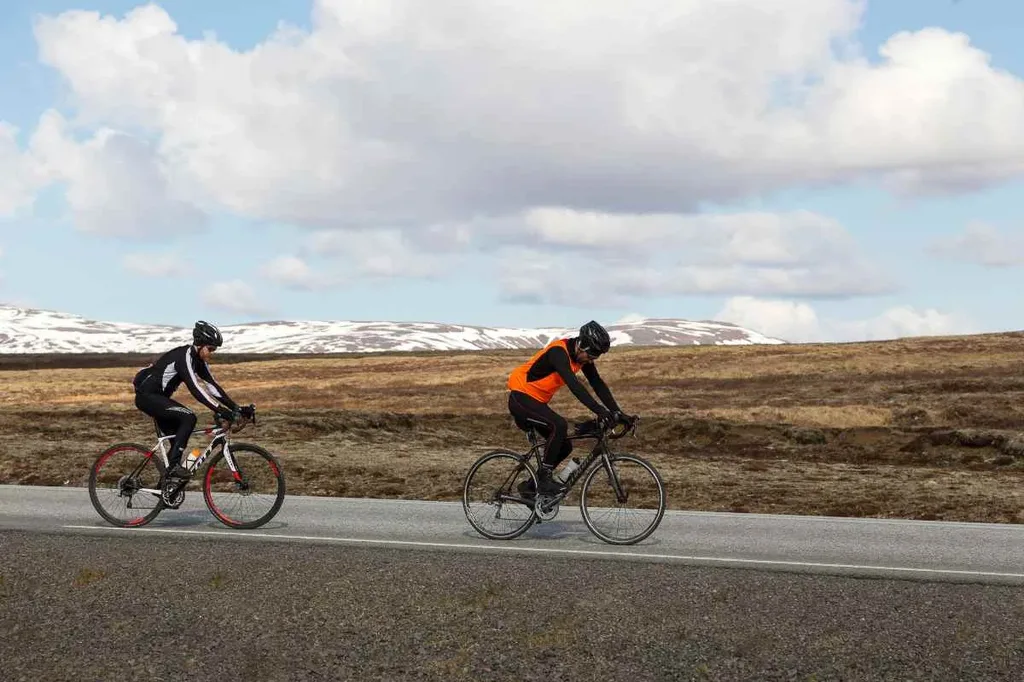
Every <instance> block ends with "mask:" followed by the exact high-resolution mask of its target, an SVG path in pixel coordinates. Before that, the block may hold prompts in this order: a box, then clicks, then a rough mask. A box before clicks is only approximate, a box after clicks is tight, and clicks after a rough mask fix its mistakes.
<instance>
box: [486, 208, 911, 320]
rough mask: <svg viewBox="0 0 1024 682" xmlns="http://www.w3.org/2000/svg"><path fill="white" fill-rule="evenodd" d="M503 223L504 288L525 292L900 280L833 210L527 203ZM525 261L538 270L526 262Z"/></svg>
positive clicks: (584, 295) (590, 296) (839, 290)
mask: <svg viewBox="0 0 1024 682" xmlns="http://www.w3.org/2000/svg"><path fill="white" fill-rule="evenodd" d="M524 224H525V228H524V229H522V230H520V231H519V232H516V231H515V229H514V226H513V227H509V226H508V225H505V226H504V227H503V228H502V230H503V233H502V237H501V239H502V240H503V241H504V242H505V243H509V244H512V245H515V244H520V246H519V247H518V248H510V249H506V250H505V252H504V253H505V270H506V274H505V276H504V277H503V278H502V288H503V292H504V295H505V297H506V298H507V299H509V300H512V301H522V302H541V301H548V302H557V303H570V302H575V303H577V304H581V303H595V302H602V301H603V302H605V303H612V302H614V303H622V304H628V303H629V301H630V300H632V299H637V298H646V297H649V296H665V295H694V294H698V295H699V294H720V295H723V294H724V295H734V294H747V293H754V292H756V293H757V294H758V295H762V296H763V295H774V296H815V297H849V296H858V295H867V294H877V293H883V292H888V291H891V290H892V289H893V288H895V286H896V284H895V283H894V282H893V280H892V278H891V277H889V276H888V275H887V274H885V273H883V272H881V271H880V270H879V269H878V268H877V267H876V266H875V265H873V264H872V263H871V262H870V261H869V260H868V258H867V257H866V256H865V255H863V254H861V253H860V251H859V249H858V247H857V244H856V243H855V242H854V240H853V239H852V238H851V237H850V235H849V233H847V232H846V230H845V229H843V227H842V226H841V225H840V224H839V223H838V222H836V221H835V220H833V219H831V218H828V217H826V216H821V215H818V214H815V213H811V212H808V211H796V212H792V213H783V214H772V213H734V214H716V215H693V216H685V215H664V214H661V215H610V214H602V213H596V212H577V211H572V210H568V209H543V210H534V211H531V212H529V213H528V214H527V215H526V216H525V218H524ZM524 266H527V267H529V268H530V269H531V271H530V273H524V272H522V268H523V267H524Z"/></svg>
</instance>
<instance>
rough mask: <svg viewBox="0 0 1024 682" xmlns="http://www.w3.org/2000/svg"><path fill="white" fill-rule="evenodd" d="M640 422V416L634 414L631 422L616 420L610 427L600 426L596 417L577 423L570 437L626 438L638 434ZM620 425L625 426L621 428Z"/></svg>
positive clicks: (630, 419) (630, 418)
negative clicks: (624, 422) (625, 422)
mask: <svg viewBox="0 0 1024 682" xmlns="http://www.w3.org/2000/svg"><path fill="white" fill-rule="evenodd" d="M639 423H640V417H638V416H633V417H629V423H628V424H623V423H622V422H616V423H614V424H612V425H611V426H609V427H604V428H599V425H598V422H597V420H596V419H588V420H587V421H585V422H580V423H579V424H576V429H575V433H572V434H570V436H569V437H570V438H607V439H608V440H618V439H620V438H625V437H626V436H636V428H637V425H638V424H639ZM620 427H623V428H621V429H620Z"/></svg>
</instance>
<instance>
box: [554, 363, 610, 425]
mask: <svg viewBox="0 0 1024 682" xmlns="http://www.w3.org/2000/svg"><path fill="white" fill-rule="evenodd" d="M548 360H549V361H550V362H551V366H552V367H554V368H555V371H556V372H558V374H559V375H560V376H561V377H562V380H563V381H565V385H566V386H568V387H569V390H570V391H572V394H573V395H574V396H576V399H577V400H579V401H580V402H581V403H583V404H584V405H586V406H587V409H589V410H590V411H591V412H593V413H594V414H596V415H598V416H600V415H602V414H604V413H605V412H607V410H606V409H605V408H604V407H603V406H601V404H600V403H598V402H597V401H596V400H594V396H592V395H590V391H588V390H587V389H586V388H585V387H584V386H583V384H581V383H580V380H579V379H577V378H576V374H574V373H573V371H572V367H570V366H569V354H568V353H566V352H565V350H564V349H562V348H559V347H557V346H556V347H555V348H552V349H551V350H549V351H548Z"/></svg>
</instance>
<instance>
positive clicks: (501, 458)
mask: <svg viewBox="0 0 1024 682" xmlns="http://www.w3.org/2000/svg"><path fill="white" fill-rule="evenodd" d="M520 486H522V487H524V488H532V490H536V489H537V477H536V475H535V474H534V473H533V469H531V468H530V465H529V464H527V463H526V461H525V460H524V458H523V456H522V455H518V454H516V453H514V452H509V451H507V450H495V451H493V452H488V453H487V454H486V455H484V456H483V457H481V458H480V459H478V460H477V461H476V463H475V464H473V466H472V467H470V469H469V472H468V473H467V474H466V480H465V482H464V483H463V486H462V509H463V510H464V511H465V512H466V519H467V520H468V521H469V523H470V525H471V526H473V528H475V529H476V531H477V532H478V533H480V535H483V536H484V537H485V538H489V539H491V540H511V539H512V538H516V537H519V536H520V535H522V534H523V533H525V532H526V530H527V529H528V528H529V527H530V526H532V525H533V523H534V521H536V520H537V515H536V514H535V513H534V511H533V497H532V496H529V495H526V496H524V495H523V493H522V491H520V489H519V488H520Z"/></svg>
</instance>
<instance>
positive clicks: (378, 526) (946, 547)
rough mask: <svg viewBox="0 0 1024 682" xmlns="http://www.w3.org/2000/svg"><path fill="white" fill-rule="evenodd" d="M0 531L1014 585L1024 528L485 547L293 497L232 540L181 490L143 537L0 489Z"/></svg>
mask: <svg viewBox="0 0 1024 682" xmlns="http://www.w3.org/2000/svg"><path fill="white" fill-rule="evenodd" d="M0 529H12V530H29V531H49V532H54V531H57V532H70V533H82V534H95V533H106V534H117V535H131V534H140V535H141V534H148V535H162V536H177V537H179V538H182V539H185V538H188V537H203V538H206V539H209V538H217V539H223V540H245V539H260V540H262V541H267V540H270V541H281V542H300V543H342V544H351V545H362V546H367V547H373V546H377V547H388V548H394V549H400V548H406V549H411V550H417V549H418V550H433V551H438V550H440V551H460V552H491V553H505V554H519V555H553V556H572V557H578V558H597V559H621V560H634V561H647V562H658V563H680V564H685V565H692V566H723V567H739V568H754V569H762V570H781V571H790V572H799V573H824V574H835V575H862V576H863V575H866V576H877V577H887V578H901V579H923V580H953V581H958V582H976V583H1000V584H1013V585H1024V527H1021V526H1011V525H1000V524H973V523H945V522H930V521H903V520H880V519H841V518H823V517H803V516H769V515H757V514H725V513H690V512H669V513H668V514H666V516H665V519H664V521H663V522H662V524H661V526H660V527H659V528H658V530H657V532H656V533H655V534H654V536H652V537H651V538H649V539H648V540H646V541H645V542H643V543H641V544H639V545H636V546H633V547H614V546H611V545H606V544H604V543H602V542H600V541H599V540H597V538H595V537H593V536H592V535H591V534H590V533H589V532H588V531H587V529H586V526H584V525H583V522H582V520H581V519H580V516H579V512H578V510H577V509H575V508H564V509H563V510H562V511H561V512H560V514H559V516H558V518H556V519H555V520H553V521H550V522H546V523H543V524H541V525H537V526H534V527H533V528H532V529H530V531H528V532H527V534H526V535H525V536H523V537H521V538H519V539H517V540H513V541H511V542H505V543H498V542H492V541H488V540H485V539H483V538H481V537H479V536H478V535H476V533H475V532H474V531H473V530H472V529H471V528H470V526H469V524H468V523H467V522H466V519H465V517H464V516H463V513H462V507H461V505H460V504H458V503H447V502H416V501H400V500H369V499H338V498H319V497H298V496H292V497H288V498H287V499H286V500H285V504H284V507H283V508H282V510H281V512H280V513H279V514H278V516H277V517H276V518H275V519H274V520H273V521H271V523H269V524H267V526H265V527H263V528H261V529H259V530H255V531H232V530H230V529H228V528H225V527H223V526H221V525H220V524H219V523H218V522H216V521H215V520H214V519H213V517H212V516H211V515H210V514H209V512H207V511H206V508H205V507H204V506H203V504H202V499H201V496H200V495H199V494H198V493H197V492H194V491H190V493H189V497H188V498H187V499H186V502H185V504H184V505H183V507H182V508H181V509H179V510H175V511H171V510H168V511H165V512H163V513H162V514H161V515H160V516H159V517H158V518H157V519H156V520H155V521H154V522H153V523H152V524H150V525H149V526H147V527H145V528H140V529H131V530H121V529H116V528H112V527H111V526H109V525H107V524H106V523H105V522H103V521H102V520H101V519H100V518H99V517H98V515H97V514H96V512H95V511H94V510H93V509H92V506H91V505H90V503H89V497H88V493H87V491H86V490H85V489H82V488H46V487H29V486H0Z"/></svg>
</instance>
